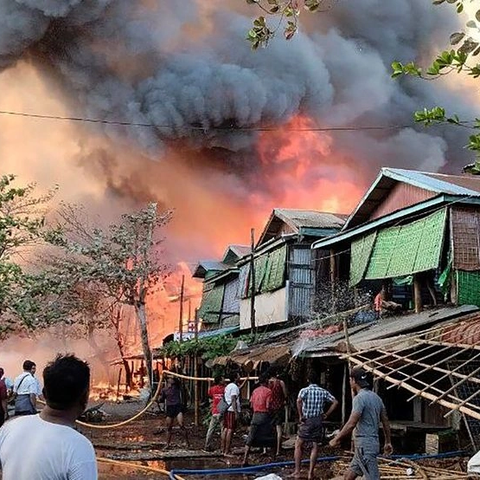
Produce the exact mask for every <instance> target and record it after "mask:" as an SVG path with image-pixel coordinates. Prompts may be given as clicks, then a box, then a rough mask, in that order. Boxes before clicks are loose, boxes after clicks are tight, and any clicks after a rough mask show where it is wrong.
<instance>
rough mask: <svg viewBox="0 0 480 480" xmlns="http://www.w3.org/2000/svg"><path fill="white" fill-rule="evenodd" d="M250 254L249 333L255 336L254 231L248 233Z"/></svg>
mask: <svg viewBox="0 0 480 480" xmlns="http://www.w3.org/2000/svg"><path fill="white" fill-rule="evenodd" d="M250 237H251V246H252V253H251V255H250V287H251V292H250V294H251V297H250V332H251V334H252V335H254V334H255V329H256V325H255V230H254V229H253V228H252V229H251V231H250Z"/></svg>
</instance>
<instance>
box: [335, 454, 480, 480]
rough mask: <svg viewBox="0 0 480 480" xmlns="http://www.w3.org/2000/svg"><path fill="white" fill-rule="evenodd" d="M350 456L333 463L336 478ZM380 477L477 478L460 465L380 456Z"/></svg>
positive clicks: (343, 470) (426, 479)
mask: <svg viewBox="0 0 480 480" xmlns="http://www.w3.org/2000/svg"><path fill="white" fill-rule="evenodd" d="M350 461H351V459H350V458H344V459H343V458H342V459H341V460H339V461H337V462H335V463H334V464H333V465H332V468H331V471H332V473H333V474H334V475H335V479H341V478H343V473H344V472H345V471H346V470H347V468H348V465H349V463H350ZM378 464H379V468H380V478H381V479H382V480H387V479H392V480H393V479H403V480H414V479H421V480H430V479H431V480H433V479H435V480H461V479H462V480H466V479H469V478H470V479H471V478H475V477H472V475H468V474H467V473H465V472H464V471H462V468H461V466H460V465H458V464H457V465H455V466H450V467H449V468H445V467H440V466H438V465H434V464H433V463H432V462H429V463H417V462H412V461H409V460H389V459H384V458H379V461H378Z"/></svg>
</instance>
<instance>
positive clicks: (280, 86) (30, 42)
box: [0, 0, 472, 180]
mask: <svg viewBox="0 0 480 480" xmlns="http://www.w3.org/2000/svg"><path fill="white" fill-rule="evenodd" d="M200 3H201V2H200V1H199V0H197V1H194V0H185V1H183V2H172V1H149V0H143V1H141V2H130V1H128V0H86V1H81V0H5V1H3V2H1V4H0V66H1V67H3V68H7V67H8V66H11V65H14V64H15V63H16V62H17V61H19V60H20V59H22V58H28V59H30V60H31V61H32V62H33V63H34V65H37V66H38V68H39V69H42V70H43V71H44V72H45V74H46V75H48V77H49V78H50V79H51V81H52V84H54V85H56V87H57V88H59V89H60V90H61V91H62V93H63V95H65V99H66V101H67V102H68V103H69V104H70V108H71V110H72V112H75V113H76V114H83V115H86V116H89V117H95V118H100V119H106V120H113V121H116V120H120V121H127V122H132V123H147V124H152V125H154V126H155V128H151V129H149V128H142V127H126V128H120V127H106V128H104V129H103V131H102V134H105V135H106V136H107V137H108V138H110V139H111V140H113V141H114V142H115V143H116V144H117V145H118V144H125V145H132V144H133V145H136V148H138V149H141V150H142V152H143V154H146V155H148V156H150V157H151V158H153V159H156V160H158V159H161V158H162V157H163V158H166V157H168V151H169V150H172V149H173V150H174V151H175V150H178V148H179V147H188V148H190V149H192V150H193V151H195V152H199V151H202V150H205V149H206V150H211V153H210V155H209V156H210V157H212V158H214V159H215V158H217V159H218V158H219V157H221V160H220V161H218V162H217V163H218V164H220V166H221V164H222V163H224V162H225V163H227V167H225V166H224V167H223V168H228V169H230V170H231V171H234V172H236V173H237V174H238V175H240V176H242V177H246V179H247V180H249V179H250V175H249V174H248V172H252V167H255V165H256V161H257V159H258V155H257V152H256V147H257V140H258V135H257V134H255V133H252V132H248V131H247V132H245V131H243V132H242V131H229V130H219V128H220V129H221V128H229V127H232V128H237V127H240V128H252V127H258V126H265V125H268V126H272V125H279V124H283V123H285V122H287V121H289V120H290V119H291V118H292V117H294V116H296V115H299V114H300V115H306V116H308V117H309V118H310V119H312V120H313V122H314V123H315V124H318V125H339V126H341V125H366V124H394V125H398V124H408V123H411V115H412V111H413V110H414V109H415V108H416V107H423V106H431V105H434V104H437V103H442V104H444V105H446V106H447V107H455V110H456V111H459V112H460V113H463V114H470V116H471V113H472V112H471V107H470V106H469V105H468V103H467V102H465V101H462V99H461V98H459V96H458V95H457V94H455V93H453V92H449V91H448V90H447V88H446V87H445V85H443V84H442V85H432V84H431V83H429V84H428V85H425V84H422V83H421V82H415V81H411V80H404V81H392V80H391V79H390V67H389V65H390V63H391V61H392V60H394V59H400V60H403V61H406V60H411V59H421V58H424V56H425V55H427V54H428V53H430V51H431V50H432V48H434V47H433V45H432V42H435V40H436V39H440V38H442V40H443V41H444V40H445V39H446V37H447V35H448V32H449V31H450V30H449V29H451V28H453V27H454V14H453V12H452V11H450V10H445V9H439V8H434V7H432V5H431V4H430V2H428V1H420V2H419V1H418V0H406V1H404V2H402V3H401V4H398V5H397V4H395V5H393V4H390V3H389V2H382V1H381V0H359V1H357V2H355V4H354V5H353V4H352V3H351V2H338V3H336V4H335V5H334V7H333V8H332V10H330V11H329V12H328V13H320V14H317V15H308V14H305V15H303V17H306V18H305V25H304V26H303V28H302V29H301V32H300V33H299V34H298V35H297V36H296V37H295V38H294V39H293V40H292V41H291V42H288V43H287V42H285V41H284V40H283V39H281V38H276V39H274V41H272V42H271V44H270V45H269V47H268V48H267V49H261V50H260V51H257V52H255V53H252V52H251V51H250V48H249V45H248V44H247V42H246V41H244V36H245V32H246V29H248V26H249V23H250V21H251V19H250V18H248V17H246V16H245V15H243V14H240V13H238V12H233V11H232V9H231V8H230V6H229V3H228V2H213V6H211V7H210V8H202V7H201V6H200ZM249 12H250V13H251V14H252V15H254V14H256V13H258V12H257V11H255V10H254V9H253V8H252V9H250V10H249ZM395 25H401V26H402V28H394V27H395ZM279 37H280V35H279ZM439 41H440V40H439ZM192 127H194V128H199V129H198V130H192ZM416 130H417V129H405V130H403V131H402V132H401V133H399V132H398V131H390V132H388V131H387V132H386V133H384V134H382V135H381V136H379V135H378V134H376V135H373V134H371V133H366V132H356V133H355V134H354V135H344V134H337V135H336V136H335V138H334V143H335V147H334V148H333V151H336V150H341V149H342V147H344V146H345V145H347V146H348V148H350V147H351V145H352V143H356V144H358V145H359V150H360V151H359V152H358V153H359V154H360V156H361V157H365V159H363V158H360V161H366V160H367V159H368V165H364V166H365V169H366V170H368V174H367V175H366V176H367V177H368V176H371V174H372V173H373V172H374V171H375V170H376V169H377V168H378V166H379V165H383V164H386V163H389V164H400V161H401V160H403V158H404V157H405V152H408V154H409V158H411V160H410V161H409V162H407V165H411V164H413V165H425V166H428V167H429V168H431V169H441V168H446V169H447V170H455V169H456V168H458V165H459V164H462V162H463V160H462V159H460V158H459V157H460V149H459V148H460V147H461V142H462V140H459V139H458V135H456V134H455V133H451V129H446V130H441V129H438V128H437V129H435V131H434V132H425V131H423V130H422V131H421V132H420V133H419V132H418V131H416ZM419 138H425V139H426V141H425V142H424V141H419ZM432 143H434V144H437V148H434V147H433V146H432ZM412 145H414V146H415V148H413V147H412ZM402 149H405V150H404V152H402ZM219 150H220V152H221V153H220V154H219V153H218V151H219ZM356 153H357V152H356ZM410 155H411V156H410ZM447 158H448V159H449V160H450V162H451V163H450V164H449V165H446V164H447ZM397 159H398V162H397ZM426 159H428V161H426ZM324 160H325V159H323V158H322V157H321V156H319V158H318V161H319V162H323V161H324ZM220 166H219V168H221V167H220ZM196 168H199V169H201V168H202V166H201V165H197V166H196ZM245 172H247V173H245ZM274 173H275V172H273V174H274Z"/></svg>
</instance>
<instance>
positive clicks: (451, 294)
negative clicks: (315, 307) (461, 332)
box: [312, 168, 480, 312]
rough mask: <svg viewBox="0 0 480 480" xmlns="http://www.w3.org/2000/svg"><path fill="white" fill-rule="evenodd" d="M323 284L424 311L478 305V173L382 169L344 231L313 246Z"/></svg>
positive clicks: (479, 272)
mask: <svg viewBox="0 0 480 480" xmlns="http://www.w3.org/2000/svg"><path fill="white" fill-rule="evenodd" d="M312 248H313V249H314V251H315V258H316V260H317V262H316V265H317V268H316V276H317V284H321V283H322V282H328V281H329V282H330V283H331V284H335V283H338V282H344V283H348V284H349V286H350V287H352V288H353V289H355V290H356V291H358V290H364V291H365V290H369V291H371V292H372V293H373V294H375V293H378V292H379V291H380V289H381V288H382V287H383V288H384V290H383V291H384V292H386V293H385V295H386V296H387V297H388V299H389V300H393V301H395V302H397V303H399V304H401V305H402V306H403V309H411V308H414V307H415V309H416V311H417V312H419V311H421V310H422V308H423V306H424V305H426V304H437V303H439V302H443V301H447V302H451V303H454V304H459V305H465V304H471V305H480V178H478V177H473V176H459V175H444V174H439V173H428V172H418V171H414V170H403V169H397V168H382V170H381V171H380V173H379V175H378V177H377V178H376V180H375V181H374V182H373V184H372V186H371V187H370V188H369V189H368V190H367V192H366V193H365V195H364V196H363V198H362V199H361V200H360V202H359V204H358V205H357V207H356V208H355V210H354V211H353V213H352V214H351V215H350V216H349V217H348V219H347V221H346V222H345V225H344V226H343V228H342V230H341V231H340V233H338V234H337V235H333V236H331V237H329V238H326V239H322V240H319V241H317V242H315V243H314V244H313V247H312Z"/></svg>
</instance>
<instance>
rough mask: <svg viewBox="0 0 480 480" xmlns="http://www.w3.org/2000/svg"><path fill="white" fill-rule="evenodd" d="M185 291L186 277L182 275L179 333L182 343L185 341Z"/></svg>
mask: <svg viewBox="0 0 480 480" xmlns="http://www.w3.org/2000/svg"><path fill="white" fill-rule="evenodd" d="M184 289H185V275H182V286H181V288H180V318H179V319H178V331H179V333H180V342H181V341H183V294H184Z"/></svg>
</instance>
